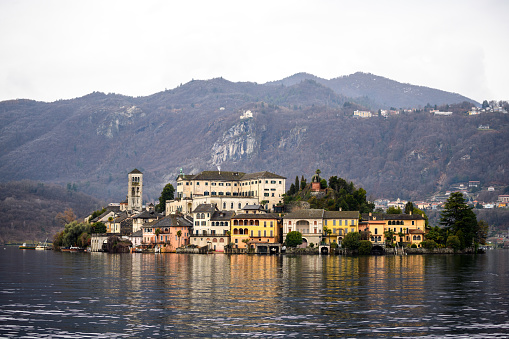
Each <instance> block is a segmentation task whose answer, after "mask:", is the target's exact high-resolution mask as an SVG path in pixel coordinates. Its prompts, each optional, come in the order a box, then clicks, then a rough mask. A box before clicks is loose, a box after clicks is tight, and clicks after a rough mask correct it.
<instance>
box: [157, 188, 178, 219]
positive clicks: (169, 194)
mask: <svg viewBox="0 0 509 339" xmlns="http://www.w3.org/2000/svg"><path fill="white" fill-rule="evenodd" d="M174 194H175V188H173V185H172V184H170V183H168V184H166V186H164V188H163V191H162V192H161V196H160V197H159V204H157V205H156V210H157V211H158V212H163V211H164V210H165V209H166V200H173V196H174Z"/></svg>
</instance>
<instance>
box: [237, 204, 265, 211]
mask: <svg viewBox="0 0 509 339" xmlns="http://www.w3.org/2000/svg"><path fill="white" fill-rule="evenodd" d="M242 209H243V210H245V211H260V210H263V209H264V208H263V206H260V205H246V206H244V207H242Z"/></svg>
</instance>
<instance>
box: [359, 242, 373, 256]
mask: <svg viewBox="0 0 509 339" xmlns="http://www.w3.org/2000/svg"><path fill="white" fill-rule="evenodd" d="M372 248H373V244H372V243H371V241H369V240H361V241H360V245H359V254H370V253H371V249H372Z"/></svg>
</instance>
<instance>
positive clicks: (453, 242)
mask: <svg viewBox="0 0 509 339" xmlns="http://www.w3.org/2000/svg"><path fill="white" fill-rule="evenodd" d="M446 244H447V247H450V248H453V249H454V250H455V251H456V250H458V249H460V247H461V241H460V239H459V238H458V237H457V236H455V235H450V236H449V237H448V238H447V243H446Z"/></svg>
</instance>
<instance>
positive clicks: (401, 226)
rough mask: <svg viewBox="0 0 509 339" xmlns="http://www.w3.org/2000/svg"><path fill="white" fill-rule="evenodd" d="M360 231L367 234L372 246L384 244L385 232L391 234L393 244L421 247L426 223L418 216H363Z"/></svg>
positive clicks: (370, 214)
mask: <svg viewBox="0 0 509 339" xmlns="http://www.w3.org/2000/svg"><path fill="white" fill-rule="evenodd" d="M362 220H363V221H362V222H361V223H360V228H361V230H364V231H368V232H369V239H370V240H371V242H372V243H373V244H384V243H385V240H386V237H385V232H386V231H389V230H390V231H392V232H393V239H392V240H393V242H398V243H403V244H404V245H412V244H415V245H417V247H421V242H422V241H423V240H424V235H425V233H426V228H425V227H426V221H425V219H424V218H423V217H422V216H421V215H419V214H372V213H369V214H363V215H362Z"/></svg>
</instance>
